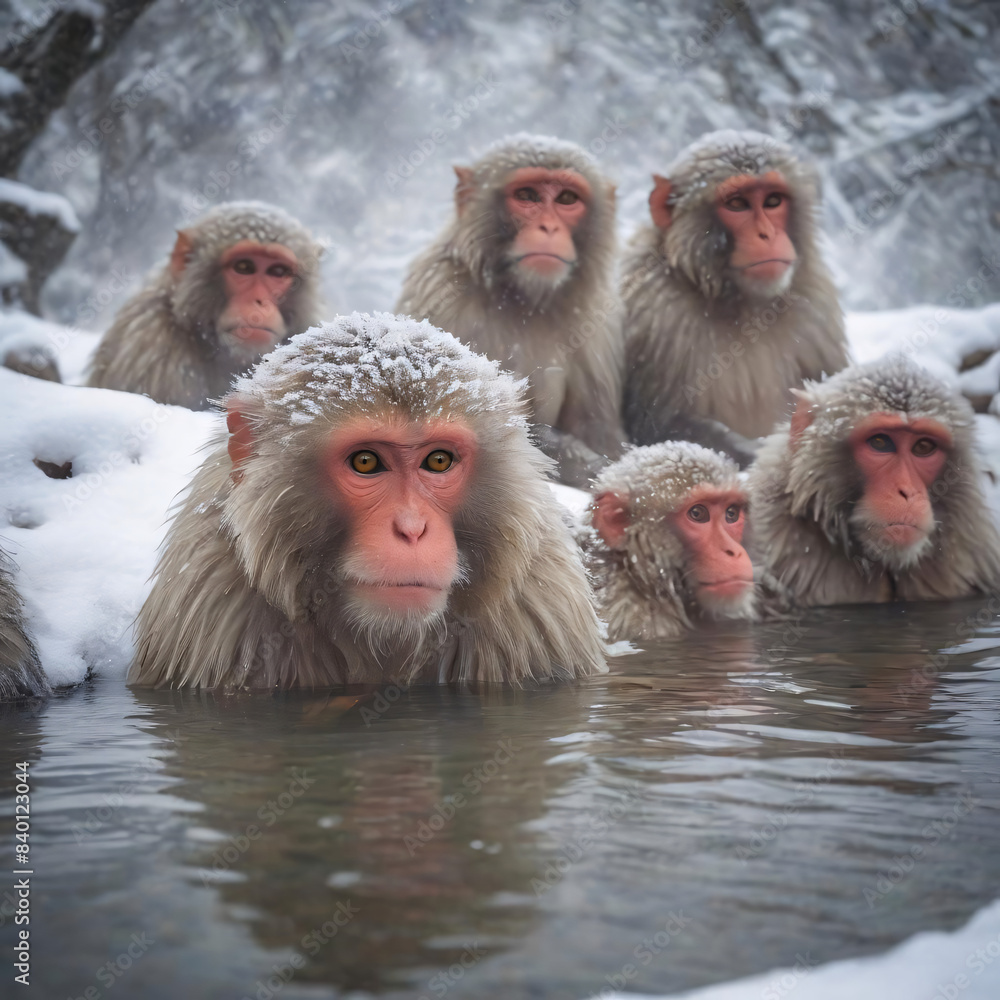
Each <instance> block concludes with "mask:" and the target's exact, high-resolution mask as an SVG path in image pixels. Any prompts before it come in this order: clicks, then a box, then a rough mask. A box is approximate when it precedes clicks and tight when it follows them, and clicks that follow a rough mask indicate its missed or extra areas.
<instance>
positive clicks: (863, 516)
mask: <svg viewBox="0 0 1000 1000" xmlns="http://www.w3.org/2000/svg"><path fill="white" fill-rule="evenodd" d="M796 395H797V396H798V403H797V406H796V409H795V414H794V416H793V417H792V421H791V425H790V428H789V435H788V448H789V451H790V456H791V457H790V480H789V482H790V487H791V491H792V500H793V504H792V512H793V514H795V515H797V516H803V517H811V518H813V519H815V520H816V522H817V523H818V524H819V526H820V527H821V528H822V530H823V532H824V533H825V535H826V536H827V538H828V539H829V540H830V542H831V543H834V544H837V545H838V546H840V547H841V548H842V549H843V550H844V551H845V552H847V553H848V554H849V555H853V556H854V557H856V558H858V559H859V560H862V561H864V562H866V563H868V564H871V565H873V566H881V567H884V568H885V569H886V570H888V571H890V572H900V571H902V570H907V569H911V568H913V567H914V566H916V565H918V564H919V563H920V562H921V560H922V559H924V558H925V557H926V556H927V555H928V554H929V553H931V552H932V551H933V550H934V549H935V548H936V547H937V546H939V545H940V544H941V539H940V537H939V527H940V524H941V523H942V521H944V520H951V518H950V517H945V516H944V514H945V511H946V510H948V509H950V507H951V506H952V505H956V504H961V503H962V502H967V501H968V498H966V500H965V501H963V499H962V498H964V497H965V494H966V493H967V491H968V489H969V488H970V483H968V482H967V479H968V477H969V476H970V475H972V474H973V470H972V469H969V468H962V464H963V463H961V462H960V461H959V460H958V456H961V455H970V454H971V447H972V438H971V436H972V429H973V422H974V417H973V414H972V410H971V408H970V407H969V404H968V403H967V402H966V401H965V400H964V399H963V398H962V397H961V396H959V395H958V394H957V393H953V392H951V391H950V390H949V389H948V387H947V386H945V385H944V384H943V383H942V382H939V381H938V380H937V379H935V378H933V376H931V375H930V374H929V373H928V372H927V371H925V370H924V369H922V368H919V367H918V366H916V365H914V364H913V363H912V362H909V361H907V360H906V359H904V358H898V359H892V360H890V361H880V362H877V363H875V364H869V365H860V366H856V367H853V368H847V369H844V371H842V372H840V373H839V374H837V375H834V376H833V377H832V378H830V379H828V380H827V381H826V382H821V383H807V384H806V387H805V389H804V390H802V391H798V392H797V393H796ZM958 516H959V517H961V514H960V513H959V514H958Z"/></svg>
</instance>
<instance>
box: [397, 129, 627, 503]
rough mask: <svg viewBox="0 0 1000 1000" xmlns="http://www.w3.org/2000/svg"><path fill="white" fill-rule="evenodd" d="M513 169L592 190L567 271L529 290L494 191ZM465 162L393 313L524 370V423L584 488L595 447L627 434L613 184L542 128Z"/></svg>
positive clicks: (608, 451)
mask: <svg viewBox="0 0 1000 1000" xmlns="http://www.w3.org/2000/svg"><path fill="white" fill-rule="evenodd" d="M521 167H545V168H547V169H572V170H575V171H577V172H578V173H579V174H581V175H582V176H583V177H584V178H586V180H587V181H588V183H589V184H590V186H591V189H592V191H593V193H594V198H593V202H592V204H591V206H590V211H589V213H588V216H587V218H586V219H585V220H584V222H583V223H582V224H581V225H580V227H579V228H578V229H577V230H576V232H575V234H574V238H575V240H576V244H577V251H578V264H577V266H576V268H575V270H574V271H573V272H572V273H571V274H570V276H569V277H568V279H567V280H565V281H564V282H563V283H562V284H561V285H559V286H558V287H557V288H555V289H554V290H552V291H550V292H549V293H548V294H546V295H543V296H540V297H537V298H536V297H532V296H530V295H527V294H526V293H525V291H524V289H521V288H519V287H518V286H517V285H516V283H515V282H514V281H513V280H512V279H511V276H510V272H509V271H508V269H507V267H506V264H505V263H504V261H503V252H504V250H505V249H506V248H507V246H508V245H509V243H510V240H511V239H512V237H513V235H514V228H513V226H512V224H511V222H510V221H509V219H508V217H507V212H506V209H505V208H504V202H503V190H502V189H503V184H504V181H505V179H506V178H507V176H508V175H509V174H510V173H511V172H512V171H514V170H517V169H519V168H521ZM473 170H474V189H475V190H474V194H473V197H472V200H471V202H470V203H469V204H468V205H467V206H466V208H465V211H464V213H463V215H462V217H461V218H459V217H458V215H457V213H456V215H455V217H454V218H453V219H452V221H451V222H450V223H449V225H448V227H447V228H446V229H445V231H444V232H443V233H442V235H441V236H440V237H439V238H438V239H437V240H436V241H435V242H434V243H433V245H432V246H431V247H429V248H428V249H427V250H425V251H424V252H423V253H422V254H420V255H419V256H418V257H417V258H416V259H415V260H414V261H413V263H412V265H411V266H410V270H409V273H408V274H407V277H406V280H405V282H404V284H403V290H402V293H401V295H400V298H399V302H398V303H397V307H396V308H397V311H398V312H401V313H407V314H409V315H411V316H414V317H416V318H418V319H429V320H430V321H431V322H432V323H434V324H436V325H437V326H440V327H441V328H442V329H445V330H448V331H450V332H451V333H454V334H455V335H456V336H457V337H458V338H459V339H460V340H462V341H463V342H464V343H467V344H469V346H471V347H472V348H473V350H476V351H481V352H482V353H484V354H486V355H487V356H488V357H490V358H493V359H495V360H497V361H500V362H501V363H503V364H504V365H507V366H509V367H511V368H512V369H513V370H514V371H515V372H516V373H517V374H518V375H521V376H522V377H526V378H527V379H528V380H529V394H530V402H531V407H532V422H533V423H535V424H540V425H551V426H552V427H553V428H554V429H555V434H543V435H542V438H541V440H542V447H543V448H544V449H545V450H546V451H547V452H548V453H549V454H551V455H553V457H555V458H556V459H557V461H558V463H559V476H560V478H561V479H563V481H565V482H571V483H573V484H574V485H578V486H583V487H586V485H587V484H588V483H589V481H590V478H591V476H592V475H593V473H594V472H595V471H596V470H597V469H599V468H600V467H601V466H602V465H603V464H605V463H604V461H603V457H604V456H606V457H610V458H614V457H617V455H618V454H620V452H621V445H622V440H623V437H624V432H623V431H622V428H621V415H620V407H621V391H622V380H623V369H624V348H623V344H622V339H621V304H620V300H619V297H618V292H617V289H616V288H615V284H614V269H615V253H616V244H615V232H614V227H615V220H614V195H613V190H612V189H611V188H610V185H609V182H608V181H607V179H606V178H604V177H603V176H602V175H601V173H600V171H599V170H598V168H597V165H596V164H595V162H594V161H593V159H592V158H591V157H590V156H589V155H588V154H587V153H585V152H584V151H583V150H582V149H580V147H579V146H576V145H574V144H573V143H569V142H561V141H559V140H557V139H551V138H546V137H541V136H531V135H524V134H521V135H515V136H511V137H509V138H506V139H504V140H502V141H501V142H499V143H497V144H496V145H495V146H493V147H491V148H490V149H489V150H488V151H487V152H486V154H485V155H484V156H483V157H482V158H481V159H480V160H479V161H478V162H477V163H476V164H475V165H474V167H473Z"/></svg>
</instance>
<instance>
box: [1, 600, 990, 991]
mask: <svg viewBox="0 0 1000 1000" xmlns="http://www.w3.org/2000/svg"><path fill="white" fill-rule="evenodd" d="M998 654H1000V620H997V619H995V618H994V617H993V615H991V614H990V612H989V609H987V608H985V607H984V606H982V605H979V604H975V603H961V604H950V605H934V606H932V605H924V606H913V605H911V606H904V607H895V608H862V609H857V608H850V609H838V610H835V611H824V612H818V613H813V614H810V615H807V616H803V617H802V618H800V619H797V620H795V621H792V622H789V623H787V624H782V625H778V626H769V627H766V628H758V629H750V628H743V627H736V628H733V629H731V630H725V631H722V632H718V633H713V634H705V635H699V636H695V637H692V638H690V639H686V640H683V641H678V642H674V643H663V644H660V645H657V646H655V647H651V648H650V649H648V650H646V651H644V652H642V653H640V654H637V655H633V656H627V657H621V658H619V659H617V660H615V661H614V663H613V664H612V675H611V676H610V677H606V678H600V679H598V680H596V681H594V682H590V683H584V684H579V685H573V686H563V687H556V688H549V689H542V690H534V691H508V690H504V691H492V692H471V691H458V690H451V689H438V688H420V689H417V688H414V689H412V690H410V691H407V692H399V691H398V690H396V689H385V690H383V691H369V692H362V693H358V692H355V693H350V694H347V695H345V694H343V693H334V694H333V695H327V694H324V695H320V696H299V695H284V696H275V697H271V696H259V695H257V696H234V697H215V696H210V695H199V694H192V693H177V692H133V691H129V690H127V689H126V688H124V686H123V685H122V683H121V682H120V681H112V680H101V681H96V682H92V683H89V684H87V685H85V686H84V687H82V688H80V689H77V690H75V691H72V692H69V693H67V694H64V695H62V696H60V697H56V698H54V699H52V700H51V701H49V702H48V703H46V704H44V705H41V706H35V707H34V708H30V709H29V708H19V709H13V710H9V711H8V714H7V715H6V717H5V719H4V722H3V726H2V731H0V758H2V761H3V766H2V772H0V793H2V795H3V799H4V801H3V804H2V815H3V816H4V817H5V819H4V823H3V825H2V828H0V829H2V830H3V831H5V832H4V834H3V841H5V842H6V843H7V845H8V847H7V848H6V849H7V851H8V855H9V856H10V857H13V850H12V847H13V842H14V839H13V830H12V828H11V827H12V823H11V821H10V819H9V817H11V816H12V814H13V804H12V796H13V793H14V768H13V763H14V762H15V761H20V760H27V761H29V762H30V763H31V767H30V775H31V786H32V816H31V840H30V843H31V852H32V853H31V861H32V865H33V871H34V872H35V875H34V876H33V882H32V911H31V925H30V927H31V933H32V937H31V943H32V948H33V961H32V983H33V986H34V991H33V993H32V995H35V996H42V997H46V998H50V997H51V998H59V1000H61V998H63V997H67V998H69V997H73V998H76V997H81V996H87V997H88V1000H96V998H97V997H122V998H124V997H140V998H153V1000H156V998H164V1000H168V998H169V1000H174V998H177V997H196V998H197V997H233V998H234V1000H240V998H242V997H249V998H257V1000H270V997H272V996H281V997H282V998H306V997H309V998H314V997H335V996H350V997H355V998H360V997H362V996H366V995H379V996H389V997H397V996H398V997H420V996H426V997H428V998H430V997H440V996H448V997H449V998H473V997H475V998H496V1000H500V998H505V1000H506V998H513V997H551V998H566V1000H580V998H584V997H588V996H591V995H594V994H600V993H601V991H602V990H608V991H610V989H611V985H612V984H615V985H618V986H622V987H626V988H628V989H630V990H632V991H635V992H655V993H669V992H674V991H679V990H683V989H688V988H692V987H696V986H700V985H704V984H708V983H713V982H720V981H724V980H727V979H731V978H734V977H738V976H743V975H748V974H751V973H759V972H763V971H766V970H768V969H772V968H775V967H778V966H793V965H795V964H796V963H797V962H798V963H799V964H800V966H802V967H808V966H810V965H812V964H818V963H821V962H827V961H830V960H833V959H837V958H844V957H849V956H856V955H865V954H872V953H875V952H880V951H882V950H884V949H886V948H887V947H889V946H891V945H893V944H895V943H897V942H899V941H901V940H903V939H904V938H906V937H909V936H910V935H912V934H914V933H916V932H918V931H921V930H928V929H953V928H956V927H958V926H960V925H961V924H963V923H964V922H965V921H966V920H968V918H969V917H970V916H971V915H972V914H973V913H974V912H975V911H976V910H977V909H979V908H980V907H981V906H983V905H984V904H986V903H987V902H989V901H991V900H993V899H995V898H997V897H998V896H1000V821H998V820H1000V816H998V810H1000V784H998V778H1000V753H998V748H1000V710H998V704H1000V655H998ZM13 879H14V876H13V875H8V876H2V877H0V900H2V899H3V898H4V893H6V892H8V891H9V889H10V886H11V884H12V882H13ZM8 911H9V908H8V910H5V911H4V912H5V914H7V913H8ZM13 933H14V927H13V925H12V921H11V919H10V917H9V915H5V919H4V923H3V926H2V927H0V947H2V948H3V953H4V954H5V955H9V954H10V949H11V944H12V941H13ZM130 946H131V948H132V955H131V956H130V955H129V954H128V948H129V947H130ZM109 962H110V963H112V964H111V965H110V966H108V965H107V963H109ZM12 975H13V973H8V972H3V971H2V970H0V981H2V983H3V985H2V986H0V995H13V994H12V992H11V991H12V989H13V987H8V986H7V984H8V983H9V982H10V981H11V978H12ZM88 988H89V989H91V990H92V992H91V993H90V994H89V995H88V994H87V993H86V991H87V990H88ZM25 995H27V994H25Z"/></svg>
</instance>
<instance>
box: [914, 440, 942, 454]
mask: <svg viewBox="0 0 1000 1000" xmlns="http://www.w3.org/2000/svg"><path fill="white" fill-rule="evenodd" d="M937 448H938V446H937V442H936V441H932V440H931V439H930V438H920V440H919V441H917V442H916V444H914V446H913V447H912V448H911V449H910V451H911V452H912V453H913V454H914V455H916V456H917V458H926V457H927V456H928V455H933V454H934V452H936V451H937Z"/></svg>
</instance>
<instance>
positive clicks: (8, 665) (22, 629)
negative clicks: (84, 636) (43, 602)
mask: <svg viewBox="0 0 1000 1000" xmlns="http://www.w3.org/2000/svg"><path fill="white" fill-rule="evenodd" d="M50 691H51V688H50V687H49V682H48V681H47V680H46V678H45V672H44V671H43V670H42V664H41V662H40V661H39V659H38V651H37V650H36V649H35V644H34V643H33V642H32V641H31V636H30V635H29V634H28V625H27V622H26V621H25V618H24V605H23V603H22V601H21V595H20V594H19V593H18V592H17V588H16V587H15V585H14V578H13V574H12V569H11V566H10V563H9V560H8V558H7V556H6V555H5V554H4V552H3V551H2V550H0V701H16V700H18V699H20V698H37V697H40V696H42V695H46V694H49V693H50Z"/></svg>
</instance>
